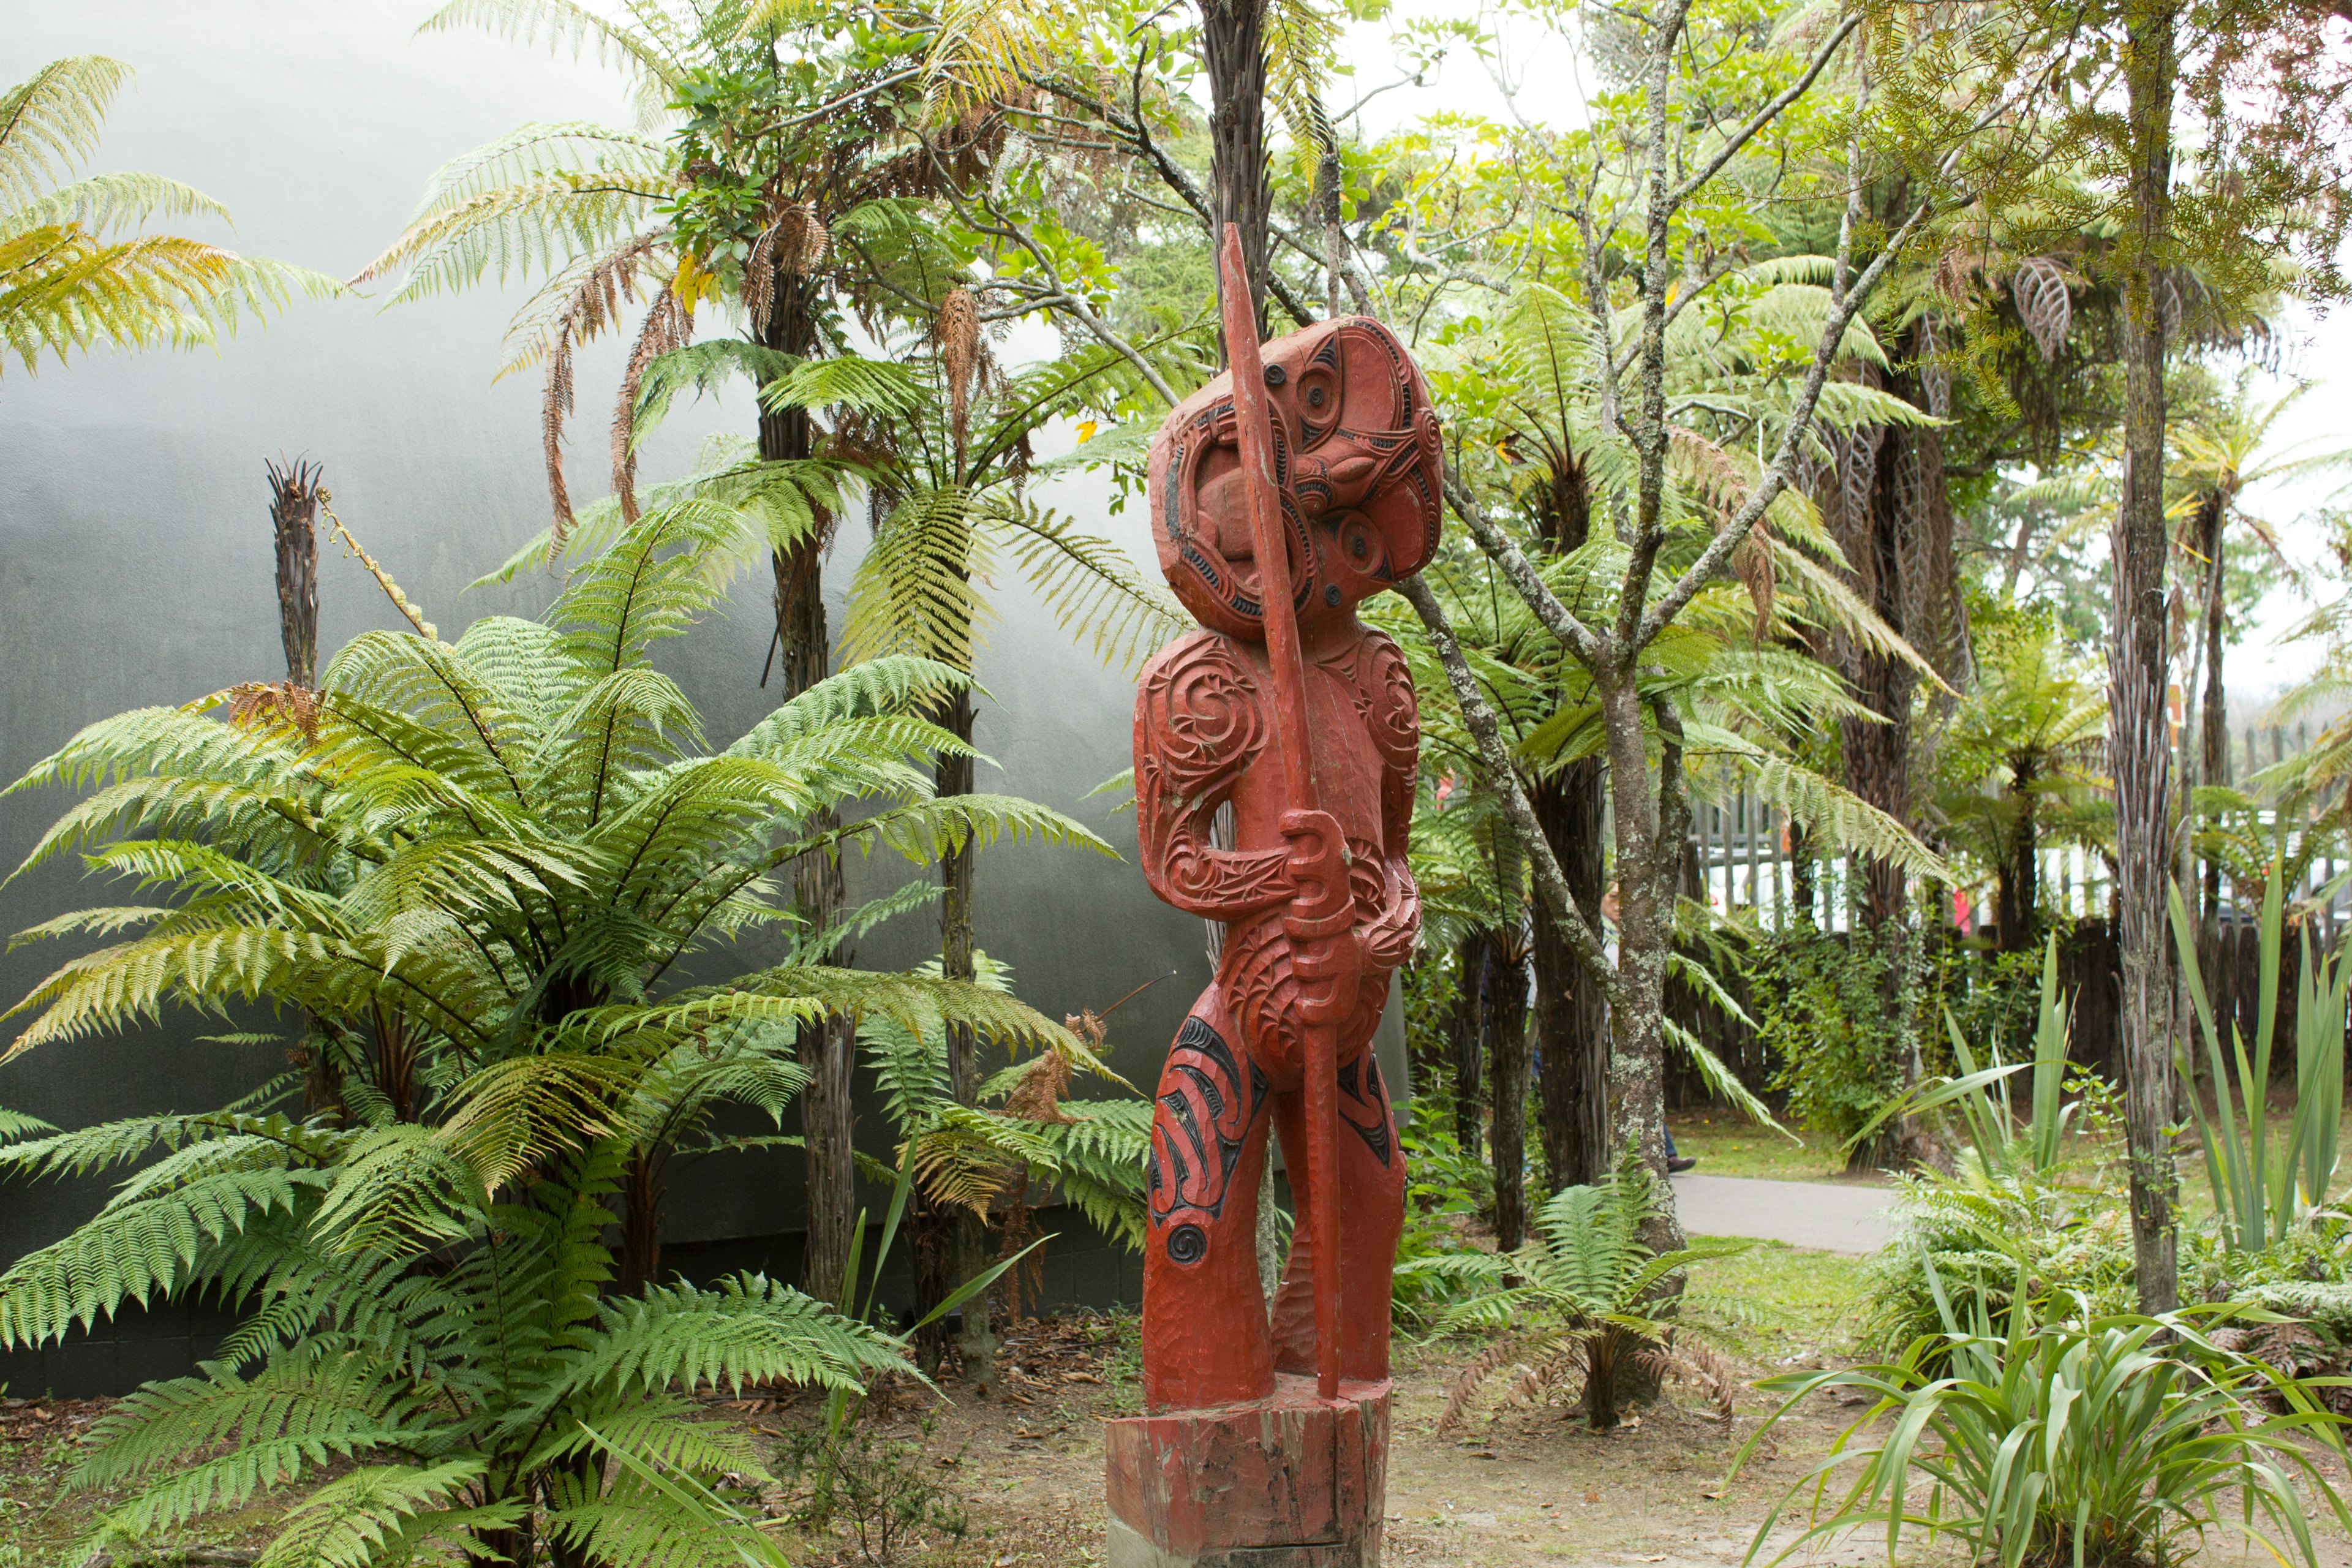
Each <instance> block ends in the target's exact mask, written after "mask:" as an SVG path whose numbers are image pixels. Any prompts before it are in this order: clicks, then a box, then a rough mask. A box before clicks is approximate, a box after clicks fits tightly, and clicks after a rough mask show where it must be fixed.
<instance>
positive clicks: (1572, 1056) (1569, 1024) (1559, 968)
mask: <svg viewBox="0 0 2352 1568" xmlns="http://www.w3.org/2000/svg"><path fill="white" fill-rule="evenodd" d="M1538 517H1539V522H1540V525H1541V534H1542V540H1543V543H1544V546H1545V548H1546V549H1547V550H1549V552H1552V553H1554V554H1565V553H1567V552H1570V551H1572V550H1575V549H1578V548H1580V547H1581V546H1582V545H1583V543H1584V542H1585V541H1586V540H1587V539H1589V538H1590V537H1591V532H1592V496H1591V489H1590V487H1589V486H1588V485H1587V483H1586V479H1585V473H1584V468H1583V465H1582V463H1581V462H1580V460H1579V459H1578V458H1576V457H1575V456H1574V455H1573V454H1572V453H1564V454H1562V455H1561V458H1560V459H1559V461H1557V462H1555V463H1554V464H1553V467H1552V473H1551V483H1550V484H1549V486H1548V487H1547V488H1546V489H1544V490H1543V491H1542V492H1541V505H1540V510H1539V513H1538ZM1607 779H1608V775H1607V773H1606V772H1605V771H1604V770H1603V767H1602V763H1601V759H1600V758H1599V757H1590V758H1587V759H1585V760H1584V761H1582V762H1579V763H1570V765H1569V766H1568V767H1566V768H1564V769H1562V770H1561V771H1560V772H1559V773H1558V774H1556V775H1554V776H1553V777H1551V778H1549V779H1544V780H1539V781H1538V782H1537V783H1536V785H1535V787H1534V789H1533V791H1532V792H1531V794H1530V797H1529V804H1530V805H1532V806H1533V807H1534V808H1535V814H1536V820H1537V822H1538V824H1539V825H1540V826H1542V828H1543V834H1544V838H1545V839H1546V841H1547V842H1549V844H1550V845H1551V851H1552V856H1553V858H1555V859H1557V860H1558V861H1559V868H1560V873H1561V875H1562V876H1564V877H1565V878H1566V879H1568V890H1569V893H1570V896H1571V897H1573V898H1574V899H1575V900H1576V903H1577V907H1578V908H1579V909H1580V910H1582V911H1583V913H1584V918H1585V920H1586V921H1589V922H1591V925H1592V927H1593V928H1594V929H1595V930H1599V929H1601V877H1602V872H1603V865H1602V861H1603V854H1602V848H1601V833H1602V831H1603V826H1604V822H1605V817H1606V813H1605V810H1604V807H1605V805H1606V790H1607ZM1534 927H1535V929H1534V952H1533V957H1534V960H1535V984H1536V1005H1535V1017H1536V1048H1537V1065H1538V1116H1539V1119H1540V1125H1541V1131H1542V1140H1543V1152H1544V1169H1545V1173H1546V1175H1547V1178H1548V1179H1549V1183H1550V1185H1551V1189H1552V1190H1553V1191H1555V1192H1557V1191H1558V1190H1559V1189H1560V1188H1561V1187H1570V1186H1580V1185H1586V1184H1591V1183H1593V1182H1597V1181H1599V1180H1600V1179H1601V1177H1602V1176H1603V1175H1605V1174H1607V1173H1608V1171H1609V1038H1608V1035H1609V1004H1608V999H1607V998H1606V997H1605V996H1603V995H1602V994H1601V984H1600V982H1599V981H1597V980H1595V979H1594V978H1593V977H1592V975H1591V973H1590V972H1589V971H1587V970H1586V969H1585V967H1584V965H1582V964H1580V963H1578V962H1577V961H1576V956H1575V954H1574V953H1573V952H1570V950H1569V946H1568V942H1567V939H1566V938H1565V936H1564V935H1563V934H1562V932H1561V931H1560V925H1559V921H1558V920H1557V919H1555V918H1554V917H1553V915H1552V912H1551V910H1550V909H1549V907H1547V906H1546V905H1545V903H1544V901H1543V900H1540V899H1538V900H1535V922H1534Z"/></svg>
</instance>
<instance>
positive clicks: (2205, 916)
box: [2190, 495, 2230, 1060]
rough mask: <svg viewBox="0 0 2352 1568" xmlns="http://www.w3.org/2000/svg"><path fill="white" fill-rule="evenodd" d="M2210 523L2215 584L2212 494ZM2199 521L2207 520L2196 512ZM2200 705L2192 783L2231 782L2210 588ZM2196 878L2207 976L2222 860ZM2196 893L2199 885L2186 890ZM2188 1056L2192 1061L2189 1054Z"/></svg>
mask: <svg viewBox="0 0 2352 1568" xmlns="http://www.w3.org/2000/svg"><path fill="white" fill-rule="evenodd" d="M2207 510H2210V513H2211V519H2210V524H2208V526H2206V527H2205V528H2204V529H2203V530H2202V548H2203V550H2204V552H2205V559H2206V561H2207V562H2208V563H2210V564H2209V565H2208V567H2207V570H2208V571H2209V572H2210V574H2212V576H2213V578H2214V579H2215V581H2216V583H2217V584H2218V582H2219V581H2220V579H2221V552H2222V551H2223V549H2224V548H2226V547H2227V545H2228V542H2229V541H2228V540H2227V539H2226V538H2225V537H2224V536H2223V533H2222V521H2223V519H2222V510H2223V509H2222V505H2221V498H2220V497H2219V496H2218V495H2217V496H2216V497H2214V498H2213V500H2211V501H2210V503H2209V507H2208V509H2207ZM2199 521H2200V523H2203V522H2206V518H2205V516H2204V515H2203V513H2202V512H2201V511H2200V517H2199ZM2205 600H2206V602H2205V605H2204V606H2203V609H2204V616H2205V627H2204V633H2205V703H2204V712H2203V714H2202V716H2201V721H2200V723H2201V730H2202V733H2200V735H2199V737H2198V742H2199V745H2198V752H2199V756H2198V763H2197V782H2198V783H2199V784H2228V783H2229V782H2230V702H2229V692H2228V689H2227V688H2226V687H2225V686H2224V685H2223V684H2222V678H2221V654H2222V637H2221V634H2222V631H2223V628H2224V626H2225V625H2226V617H2225V616H2223V614H2222V607H2221V594H2219V593H2218V592H2209V593H2208V594H2207V595H2205ZM2203 870H2204V875H2203V877H2202V878H2201V879H2200V883H2201V896H2200V897H2198V898H2197V900H2196V903H2197V906H2198V921H2197V962H2198V965H2199V967H2200V969H2202V970H2203V972H2204V973H2207V974H2211V973H2214V972H2215V971H2217V970H2218V969H2219V968H2220V967H2221V861H2220V860H2219V859H2217V858H2213V857H2211V856H2208V857H2206V859H2205V865H2204V868H2203ZM2191 890H2192V891H2199V890H2200V889H2191ZM2190 1059H2191V1060H2194V1059H2195V1058H2194V1057H2193V1055H2192V1057H2191V1058H2190Z"/></svg>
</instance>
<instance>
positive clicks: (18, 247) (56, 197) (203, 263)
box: [0, 55, 339, 372]
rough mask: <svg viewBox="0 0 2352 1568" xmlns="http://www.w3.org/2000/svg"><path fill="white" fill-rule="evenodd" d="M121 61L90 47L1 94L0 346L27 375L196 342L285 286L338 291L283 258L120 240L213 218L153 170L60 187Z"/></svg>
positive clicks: (118, 76) (114, 88)
mask: <svg viewBox="0 0 2352 1568" xmlns="http://www.w3.org/2000/svg"><path fill="white" fill-rule="evenodd" d="M130 75H131V71H130V68H129V67H127V66H124V65H123V64H122V63H121V62H120V61H118V60H110V59H107V58H104V57H102V56H99V55H80V56H75V57H71V58H66V59H59V60H52V61H50V62H49V63H48V64H47V65H46V66H43V67H42V68H40V69H39V70H38V71H36V72H35V73H34V74H33V75H32V76H31V77H30V78H28V79H26V80H24V81H22V82H19V83H17V84H16V86H15V87H13V88H10V89H8V90H7V91H6V92H5V93H0V347H5V349H6V350H8V351H9V352H12V353H15V354H16V357H17V359H18V360H20V361H21V362H22V363H23V364H24V366H25V368H26V371H27V372H30V371H32V370H34V369H36V368H37V365H38V363H39V361H40V359H41V357H42V356H43V355H45V354H50V355H54V356H56V358H57V359H58V361H59V362H60V363H63V362H64V361H65V359H66V357H67V356H68V353H73V352H76V351H80V350H87V349H90V348H93V347H95V346H97V345H99V344H100V343H106V344H110V345H112V346H115V347H120V348H142V347H146V346H149V345H151V344H155V343H168V344H171V345H173V346H174V347H185V346H187V345H189V344H193V343H199V342H210V341H211V340H212V338H213V337H214V335H215V333H216V332H219V331H234V330H235V328H236V325H237V323H238V322H239V321H243V320H245V319H247V318H248V317H252V318H260V317H263V316H267V315H268V314H271V313H273V312H276V311H278V310H283V309H284V308H285V307H286V305H287V304H288V303H289V302H290V300H292V298H293V297H294V296H295V295H297V294H303V295H308V296H310V297H312V298H322V297H325V296H328V295H331V294H333V293H336V292H338V291H339V289H338V286H337V285H336V284H335V282H334V281H333V279H329V278H326V277H324V276H322V275H320V274H319V273H316V272H312V271H310V270H307V269H305V268H297V267H289V266H287V265H285V264H284V263H282V262H276V261H269V260H265V259H261V258H250V257H244V256H239V255H238V254H237V253H236V252H235V251H232V250H225V249H222V248H221V247H217V246H213V245H206V244H205V243H203V242H202V241H199V240H193V239H184V238H180V237H174V236H171V235H140V234H130V235H128V236H125V237H110V235H112V234H114V233H116V232H117V231H122V230H132V229H136V228H137V227H139V226H141V225H142V224H144V223H145V222H146V221H147V220H148V219H150V218H151V217H153V216H159V215H160V216H166V217H184V216H196V215H206V216H226V214H225V212H224V210H223V209H222V207H221V206H220V205H219V204H218V203H217V202H215V201H214V200H213V199H212V198H211V197H209V196H206V195H204V194H203V193H202V192H200V191H195V190H192V189H190V188H189V187H188V186H186V185H183V184H179V183H178V182H176V181H172V180H165V179H161V178H159V177H157V176H155V175H152V174H99V175H92V176H89V177H88V178H85V179H81V180H77V181H72V182H71V183H66V184H61V183H60V182H65V181H67V180H68V177H69V176H70V175H71V174H72V173H73V171H74V170H75V169H76V168H78V167H79V165H80V164H81V163H84V162H85V161H86V160H88V159H89V157H90V156H91V155H92V154H93V153H96V151H97V149H98V142H99V136H100V131H101V129H102V127H103V124H104V121H105V118H106V110H107V108H108V106H109V105H110V103H111V102H112V100H113V98H114V95H115V94H116V92H118V91H119V90H120V89H121V87H122V84H123V83H124V82H125V81H127V80H129V79H130Z"/></svg>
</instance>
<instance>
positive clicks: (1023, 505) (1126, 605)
mask: <svg viewBox="0 0 2352 1568" xmlns="http://www.w3.org/2000/svg"><path fill="white" fill-rule="evenodd" d="M988 516H989V518H990V520H991V521H992V523H993V524H994V525H995V526H996V527H997V528H999V529H1001V530H1003V531H1004V532H1006V533H1007V534H1008V535H1009V536H1010V542H1009V545H1008V552H1009V553H1010V554H1011V555H1012V557H1013V561H1014V562H1015V563H1017V564H1018V565H1019V566H1020V568H1021V570H1022V573H1023V574H1024V575H1025V576H1026V577H1027V578H1028V579H1029V584H1030V586H1032V587H1033V588H1034V589H1035V590H1036V591H1037V594H1038V595H1039V597H1041V598H1043V599H1044V600H1045V605H1046V607H1047V608H1048V609H1050V610H1052V611H1053V612H1054V620H1055V625H1057V626H1060V627H1061V628H1062V629H1063V630H1064V631H1066V632H1069V633H1071V634H1072V635H1073V636H1077V637H1085V638H1086V639H1087V643H1088V646H1089V647H1092V649H1093V650H1094V655H1095V657H1096V658H1098V659H1100V660H1102V661H1103V663H1105V664H1107V665H1110V666H1113V667H1115V668H1132V667H1134V666H1135V665H1137V664H1139V662H1140V661H1141V660H1142V658H1143V657H1144V656H1145V655H1148V654H1150V653H1152V652H1154V651H1156V650H1157V649H1159V648H1160V647H1161V646H1162V645H1163V644H1165V643H1167V642H1168V641H1169V640H1171V638H1173V637H1180V636H1181V635H1182V634H1184V633H1185V632H1188V631H1190V630H1192V625H1193V622H1192V616H1190V615H1188V614H1186V613H1185V610H1184V607H1183V606H1182V605H1180V604H1178V603H1177V602H1176V596H1175V595H1173V594H1171V593H1170V592H1169V591H1168V590H1167V589H1166V588H1163V587H1161V586H1160V585H1159V584H1156V583H1153V582H1150V581H1149V580H1148V579H1146V578H1145V577H1144V576H1143V574H1140V573H1139V572H1138V571H1136V569H1135V568H1134V566H1133V565H1131V564H1130V563H1129V561H1128V559H1127V557H1126V556H1125V555H1124V554H1123V553H1122V552H1120V551H1119V550H1118V547H1117V546H1116V545H1114V544H1112V543H1111V542H1109V541H1108V540H1106V539H1098V538H1097V537H1095V536H1094V535H1092V534H1087V533H1080V532H1078V531H1076V526H1075V525H1074V524H1073V523H1071V522H1070V521H1067V520H1066V519H1063V518H1058V517H1056V516H1055V515H1054V514H1053V513H1052V512H1050V511H1047V510H1045V509H1044V508H1042V507H1038V506H1035V505H1033V504H1031V503H1030V502H1028V501H1027V500H1011V501H1005V502H999V503H996V504H994V505H992V507H991V508H990V510H989V512H988Z"/></svg>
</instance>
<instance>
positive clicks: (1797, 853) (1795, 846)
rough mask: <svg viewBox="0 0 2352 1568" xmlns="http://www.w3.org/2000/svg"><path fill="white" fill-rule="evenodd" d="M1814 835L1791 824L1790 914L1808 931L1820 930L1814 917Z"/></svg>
mask: <svg viewBox="0 0 2352 1568" xmlns="http://www.w3.org/2000/svg"><path fill="white" fill-rule="evenodd" d="M1813 882H1814V872H1813V845H1812V835H1811V834H1810V833H1807V832H1806V831H1805V829H1804V826H1803V824H1801V823H1799V822H1796V821H1794V820H1791V821H1790V824H1789V913H1790V918H1791V919H1793V920H1794V921H1796V922H1797V923H1798V924H1799V925H1800V926H1802V927H1803V928H1804V929H1805V930H1807V931H1813V930H1816V929H1818V928H1817V925H1816V922H1815V921H1814V917H1813V904H1814V902H1815V900H1814V897H1813Z"/></svg>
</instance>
